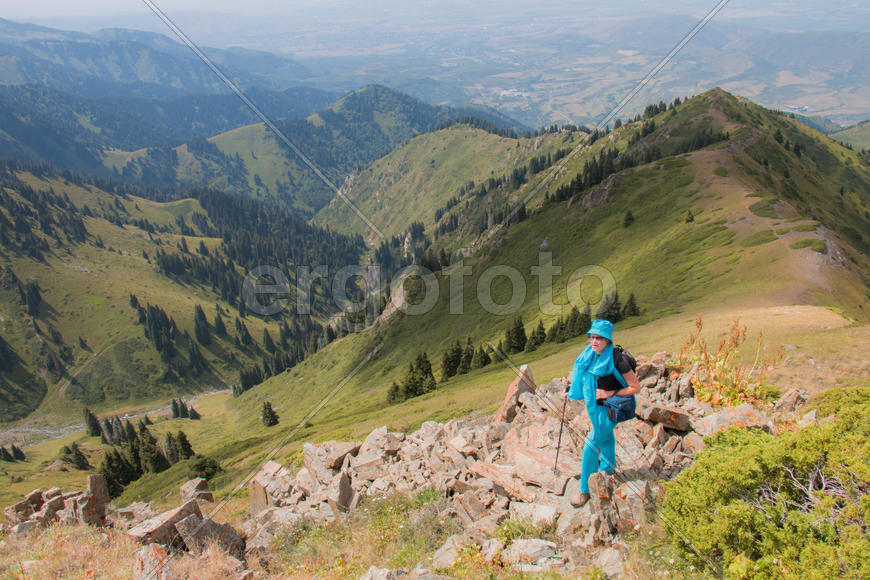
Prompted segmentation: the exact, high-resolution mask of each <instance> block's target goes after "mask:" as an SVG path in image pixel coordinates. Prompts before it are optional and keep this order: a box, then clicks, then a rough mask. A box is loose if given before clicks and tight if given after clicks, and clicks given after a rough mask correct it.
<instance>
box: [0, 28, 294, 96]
mask: <svg viewBox="0 0 870 580" xmlns="http://www.w3.org/2000/svg"><path fill="white" fill-rule="evenodd" d="M204 50H205V52H206V53H207V54H208V56H209V57H210V58H211V59H212V60H213V61H214V63H215V64H217V65H218V66H219V67H221V69H222V70H223V71H224V73H225V74H227V76H229V77H230V78H231V79H233V80H234V81H235V82H237V83H238V84H239V85H240V86H242V87H244V88H251V87H263V88H268V89H273V90H282V89H286V88H288V87H290V86H294V85H299V84H301V83H302V82H304V80H305V79H306V78H307V77H308V76H309V73H308V72H307V71H306V69H305V67H303V66H301V65H300V64H298V63H296V62H294V61H292V60H290V59H288V58H284V57H281V56H277V55H274V54H272V53H268V52H263V51H252V50H246V49H241V48H231V49H216V48H204ZM0 59H2V60H0V62H2V67H0V85H22V84H39V85H43V86H47V87H50V88H53V89H57V90H60V91H64V92H67V93H71V94H74V95H78V96H82V97H105V96H138V97H145V98H168V97H177V96H180V95H192V94H228V93H229V89H228V88H227V87H226V86H225V85H224V84H223V83H222V82H221V80H220V79H219V78H218V77H217V76H216V75H215V74H214V72H212V70H211V69H210V68H208V66H206V64H205V63H203V62H202V61H201V60H200V59H199V58H198V57H197V56H196V55H195V54H194V53H193V52H192V51H191V50H190V49H189V48H187V47H186V46H184V45H183V44H180V43H179V42H176V41H174V40H172V39H170V38H169V37H167V36H164V35H162V34H156V33H153V32H142V31H137V30H124V29H107V30H102V31H99V32H96V33H94V34H83V33H80V32H67V31H62V30H56V29H52V28H46V27H42V26H36V25H33V24H22V23H16V22H11V21H9V20H4V19H0Z"/></svg>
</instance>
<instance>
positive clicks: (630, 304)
mask: <svg viewBox="0 0 870 580" xmlns="http://www.w3.org/2000/svg"><path fill="white" fill-rule="evenodd" d="M622 315H623V317H628V316H639V315H640V308H638V306H637V300H636V299H635V297H634V292H632V293H631V294H629V295H628V300H626V301H625V306H623V307H622Z"/></svg>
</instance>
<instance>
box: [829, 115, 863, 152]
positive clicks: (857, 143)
mask: <svg viewBox="0 0 870 580" xmlns="http://www.w3.org/2000/svg"><path fill="white" fill-rule="evenodd" d="M831 138H832V139H836V140H837V141H842V142H843V143H849V144H850V145H852V146H853V147H858V148H860V149H868V148H870V121H862V122H860V123H858V124H857V125H853V126H851V127H849V128H848V129H843V130H842V131H837V132H836V133H831Z"/></svg>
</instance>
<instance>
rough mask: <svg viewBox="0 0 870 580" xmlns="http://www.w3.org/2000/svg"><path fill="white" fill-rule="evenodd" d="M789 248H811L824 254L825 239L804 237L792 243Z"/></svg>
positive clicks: (826, 249)
mask: <svg viewBox="0 0 870 580" xmlns="http://www.w3.org/2000/svg"><path fill="white" fill-rule="evenodd" d="M789 247H790V248H792V249H794V250H800V249H801V248H811V249H812V250H813V251H815V252H819V253H821V254H825V253H827V251H828V246H827V244H826V243H825V240H820V239H819V238H804V239H802V240H798V241H796V242H794V243H792V244H791V245H790V246H789Z"/></svg>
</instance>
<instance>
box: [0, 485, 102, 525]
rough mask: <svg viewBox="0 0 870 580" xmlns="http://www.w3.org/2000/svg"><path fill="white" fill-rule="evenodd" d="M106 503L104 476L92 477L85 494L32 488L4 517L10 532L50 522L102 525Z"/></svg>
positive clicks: (6, 510) (7, 509) (10, 507)
mask: <svg viewBox="0 0 870 580" xmlns="http://www.w3.org/2000/svg"><path fill="white" fill-rule="evenodd" d="M108 503H109V491H108V488H106V482H105V480H104V479H103V476H102V475H100V474H91V475H89V476H88V484H87V488H86V489H85V491H72V492H67V493H63V492H61V490H60V488H57V487H53V488H51V489H49V490H47V491H42V490H40V489H34V490H33V491H31V492H30V493H28V494H27V495H26V496H25V497H24V499H23V500H22V501H20V502H18V503H16V504H15V505H11V506H9V507H7V508H6V509H5V510H4V514H5V515H6V520H7V521H8V522H9V524H10V525H11V526H12V528H11V530H10V531H11V533H13V534H24V533H27V532H30V531H33V530H36V529H39V528H44V527H46V526H48V525H50V524H51V523H53V522H63V523H67V524H88V525H92V526H99V525H103V524H104V523H105V520H106V506H107V505H108Z"/></svg>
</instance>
